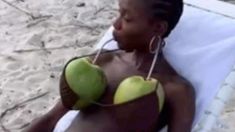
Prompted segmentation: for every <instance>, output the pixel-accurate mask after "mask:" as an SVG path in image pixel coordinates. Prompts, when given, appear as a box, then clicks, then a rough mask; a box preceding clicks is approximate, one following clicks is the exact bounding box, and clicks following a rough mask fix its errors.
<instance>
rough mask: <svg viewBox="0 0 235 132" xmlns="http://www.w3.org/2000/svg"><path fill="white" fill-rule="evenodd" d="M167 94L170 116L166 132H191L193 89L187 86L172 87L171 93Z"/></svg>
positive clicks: (193, 109) (193, 110)
mask: <svg viewBox="0 0 235 132" xmlns="http://www.w3.org/2000/svg"><path fill="white" fill-rule="evenodd" d="M173 87H174V88H173ZM167 94H168V95H167V96H168V97H169V99H168V101H167V104H168V108H169V114H170V116H169V120H168V132H191V129H192V123H193V119H194V113H195V93H194V90H193V88H192V87H191V86H190V85H187V84H183V85H182V84H180V85H174V86H173V85H172V89H171V91H170V92H168V93H167Z"/></svg>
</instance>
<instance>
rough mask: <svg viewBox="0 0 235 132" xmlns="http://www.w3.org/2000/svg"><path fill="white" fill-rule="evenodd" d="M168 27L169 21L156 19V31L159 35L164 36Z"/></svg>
mask: <svg viewBox="0 0 235 132" xmlns="http://www.w3.org/2000/svg"><path fill="white" fill-rule="evenodd" d="M167 29H168V23H167V22H166V21H161V20H159V21H156V22H155V24H154V32H155V33H157V34H158V35H159V36H164V35H165V34H166V32H167Z"/></svg>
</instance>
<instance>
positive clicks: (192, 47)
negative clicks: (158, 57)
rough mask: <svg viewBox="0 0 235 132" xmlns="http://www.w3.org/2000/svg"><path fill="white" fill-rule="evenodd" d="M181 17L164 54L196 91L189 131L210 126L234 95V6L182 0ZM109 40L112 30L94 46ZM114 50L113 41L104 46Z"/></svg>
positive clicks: (206, 131) (65, 121) (64, 122)
mask: <svg viewBox="0 0 235 132" xmlns="http://www.w3.org/2000/svg"><path fill="white" fill-rule="evenodd" d="M184 2H185V10H184V13H183V16H182V18H181V20H180V22H179V24H178V25H177V27H176V28H175V30H174V31H173V32H172V34H171V35H170V36H169V37H168V38H167V40H166V42H167V45H166V47H165V48H164V55H165V57H166V58H167V60H168V61H169V63H170V64H171V65H172V66H173V67H174V68H175V69H176V70H177V72H178V73H180V74H181V75H182V76H184V77H185V78H187V79H188V80H189V81H191V83H192V84H193V86H194V87H195V89H196V93H197V100H196V104H197V106H196V107H197V110H196V118H195V121H194V125H193V130H192V131H193V132H212V131H213V132H214V130H212V127H213V126H214V125H215V123H216V122H217V118H218V116H219V115H220V113H221V111H222V110H223V109H224V107H225V104H226V103H227V102H228V101H229V98H230V97H231V96H232V94H233V93H234V92H235V6H234V5H231V4H228V3H224V2H220V1H215V0H185V1H184ZM110 38H112V27H111V28H110V29H109V30H108V31H107V32H106V33H105V35H104V37H103V38H102V39H101V41H100V42H99V43H98V44H97V46H96V48H100V47H101V45H103V44H104V42H106V41H107V40H109V39H110ZM105 48H106V49H115V48H117V47H116V44H115V42H113V43H112V44H109V45H107V46H106V47H105ZM76 114H78V112H76V111H71V112H68V113H67V114H66V115H65V116H64V117H63V118H62V119H61V120H60V121H59V122H58V123H57V126H56V129H55V130H54V131H55V132H57V130H60V131H61V130H62V129H66V127H67V126H68V125H69V124H70V122H71V121H72V120H73V118H74V117H75V116H76Z"/></svg>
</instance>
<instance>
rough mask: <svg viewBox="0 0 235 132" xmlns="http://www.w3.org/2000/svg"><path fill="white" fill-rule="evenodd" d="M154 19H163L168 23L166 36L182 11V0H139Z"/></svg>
mask: <svg viewBox="0 0 235 132" xmlns="http://www.w3.org/2000/svg"><path fill="white" fill-rule="evenodd" d="M139 1H141V2H142V3H141V4H142V5H144V8H145V9H146V10H147V11H148V13H150V15H151V17H153V18H154V19H160V20H165V21H166V22H167V23H168V29H167V32H166V33H165V34H164V36H163V37H167V36H168V35H169V34H170V32H171V31H172V29H174V27H175V26H176V24H177V23H178V21H179V19H180V16H181V15H182V12H183V0H139Z"/></svg>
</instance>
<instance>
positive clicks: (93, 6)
mask: <svg viewBox="0 0 235 132" xmlns="http://www.w3.org/2000/svg"><path fill="white" fill-rule="evenodd" d="M4 1H5V2H4ZM8 2H9V3H8V4H7V3H6V0H0V29H1V30H0V62H1V65H0V132H2V131H12V132H18V131H22V129H23V128H25V127H26V126H28V125H29V123H30V122H31V121H32V119H34V118H36V117H38V116H40V115H42V114H44V113H46V112H47V111H48V110H49V109H50V108H52V107H53V105H54V104H55V102H56V101H57V100H58V98H59V93H58V79H59V75H60V73H61V70H62V68H63V66H64V64H65V63H66V61H67V60H68V59H70V58H72V57H73V56H79V55H82V54H87V53H89V52H91V51H92V49H93V46H94V45H95V43H96V42H97V41H98V40H99V38H100V37H101V36H102V35H103V33H104V32H105V31H106V30H107V28H108V27H109V26H110V25H111V23H112V21H113V20H114V19H115V16H117V10H116V9H117V7H116V5H117V4H116V3H115V2H117V1H115V0H90V1H85V0H40V1H36V0H8ZM10 5H11V6H10ZM13 6H16V7H18V8H17V9H16V7H13ZM234 102H235V99H233V101H231V104H229V105H228V107H226V110H225V112H223V114H222V115H221V117H220V121H221V122H225V123H227V124H226V125H216V126H215V130H217V131H224V132H232V131H235V129H232V126H233V124H234V123H235V121H234V119H235V114H234V107H232V108H231V107H230V106H234ZM232 117H234V118H232ZM220 124H221V123H220Z"/></svg>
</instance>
